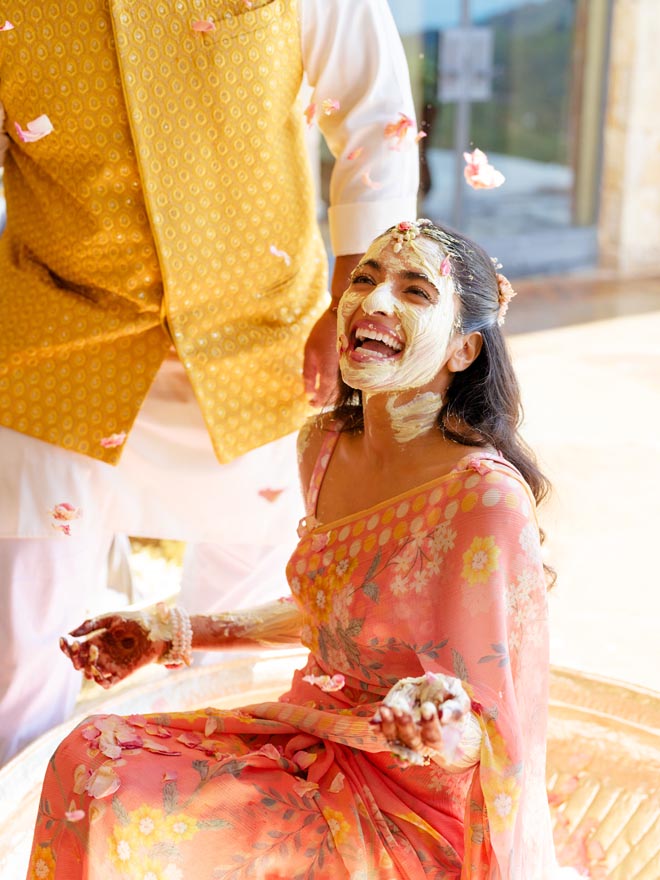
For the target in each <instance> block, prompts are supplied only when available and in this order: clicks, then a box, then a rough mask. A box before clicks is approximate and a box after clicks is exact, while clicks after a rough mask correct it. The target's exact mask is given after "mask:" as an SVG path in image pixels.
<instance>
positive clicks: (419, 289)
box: [406, 287, 431, 300]
mask: <svg viewBox="0 0 660 880" xmlns="http://www.w3.org/2000/svg"><path fill="white" fill-rule="evenodd" d="M406 293H412V294H413V296H421V297H423V298H424V299H425V300H430V299H431V297H430V295H429V293H428V291H427V290H424V288H423V287H407V288H406Z"/></svg>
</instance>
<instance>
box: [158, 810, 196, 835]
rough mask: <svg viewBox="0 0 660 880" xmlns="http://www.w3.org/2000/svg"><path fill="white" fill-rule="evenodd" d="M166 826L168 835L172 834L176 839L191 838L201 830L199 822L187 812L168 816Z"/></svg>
mask: <svg viewBox="0 0 660 880" xmlns="http://www.w3.org/2000/svg"><path fill="white" fill-rule="evenodd" d="M166 827H167V831H168V836H170V835H171V837H172V838H173V839H174V840H190V838H191V837H194V836H195V834H197V831H198V830H199V829H198V828H197V822H196V821H195V820H194V819H192V818H191V817H190V816H186V815H185V813H176V814H175V815H172V816H168V817H167V820H166Z"/></svg>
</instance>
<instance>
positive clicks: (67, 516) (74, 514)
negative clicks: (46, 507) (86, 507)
mask: <svg viewBox="0 0 660 880" xmlns="http://www.w3.org/2000/svg"><path fill="white" fill-rule="evenodd" d="M50 515H51V516H52V517H53V519H56V520H62V521H64V522H71V521H72V520H74V519H80V517H81V516H82V510H81V509H80V508H79V507H74V506H73V504H68V503H66V502H63V503H62V504H56V505H55V507H53V509H52V510H51V511H50Z"/></svg>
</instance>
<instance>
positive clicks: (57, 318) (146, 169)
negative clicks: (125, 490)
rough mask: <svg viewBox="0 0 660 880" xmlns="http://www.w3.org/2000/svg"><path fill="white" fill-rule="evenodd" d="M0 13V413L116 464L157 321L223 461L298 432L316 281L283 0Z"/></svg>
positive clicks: (72, 5) (26, 4)
mask: <svg viewBox="0 0 660 880" xmlns="http://www.w3.org/2000/svg"><path fill="white" fill-rule="evenodd" d="M5 12H6V13H7V17H9V18H10V20H11V22H12V24H13V25H14V30H11V31H7V32H2V33H0V38H1V39H0V101H2V103H3V104H4V106H5V110H6V115H7V119H6V128H7V131H8V133H9V135H10V137H11V138H12V143H11V146H10V149H9V152H8V155H7V158H6V161H5V190H6V197H7V208H8V225H7V229H6V232H5V234H4V235H3V237H2V239H1V240H0V424H2V425H5V426H7V427H9V428H12V429H14V430H17V431H22V432H24V433H27V434H32V435H33V436H35V437H39V438H41V439H43V440H46V441H49V442H51V443H55V444H58V445H61V446H64V447H66V448H68V449H72V450H75V451H77V452H81V453H84V454H86V455H90V456H93V457H94V458H100V459H103V460H105V461H109V462H116V461H117V459H118V457H119V454H120V452H121V447H115V448H105V447H104V445H103V444H102V442H101V441H102V440H104V438H107V437H109V436H110V435H112V434H117V433H121V432H128V431H129V430H130V427H131V425H132V423H133V420H134V419H135V416H136V414H137V411H138V409H139V407H140V404H141V402H142V400H143V399H144V396H145V394H146V393H147V391H148V389H149V386H150V384H151V382H152V380H153V378H154V376H155V374H156V371H157V370H158V367H159V365H160V363H161V362H162V359H163V357H164V356H165V355H166V353H167V350H168V347H169V346H170V344H171V342H172V340H173V341H174V344H175V346H176V350H177V353H178V355H179V357H180V359H181V361H182V362H183V364H184V366H185V369H186V371H187V373H188V376H189V378H190V380H191V382H192V385H193V387H194V390H195V393H196V396H197V398H198V401H199V404H200V406H201V409H202V412H203V414H204V418H205V420H206V423H207V425H208V428H209V432H210V434H211V437H212V440H213V444H214V447H215V449H216V453H217V455H218V458H219V459H220V460H221V461H228V460H230V459H232V458H234V457H236V456H238V455H241V454H243V453H244V452H247V451H248V450H249V449H252V448H254V447H256V446H259V445H261V444H263V443H266V442H268V441H270V440H273V439H275V438H277V437H279V436H282V435H283V434H285V433H288V432H290V431H292V430H295V429H296V428H297V426H298V425H299V424H300V422H301V421H302V419H303V418H304V416H305V415H306V413H307V408H306V404H305V398H304V394H303V387H302V376H301V372H302V350H303V346H304V342H305V339H306V337H307V334H308V333H309V330H310V329H311V327H312V325H313V323H314V320H315V319H316V317H318V313H319V308H320V306H319V303H320V301H321V296H322V292H323V291H324V290H325V286H326V277H325V261H324V255H323V248H322V243H321V240H320V236H319V234H318V230H317V227H316V224H315V222H314V200H313V195H312V182H311V178H310V174H309V169H308V163H307V157H306V151H305V146H304V141H303V120H302V113H301V108H300V106H299V104H298V101H297V94H298V90H299V87H300V82H301V77H302V58H301V53H300V35H299V25H298V19H297V12H296V0H253V8H251V9H248V8H247V5H246V4H245V2H244V0H68V2H64V0H41V2H39V3H35V2H34V0H12V2H10V4H9V6H8V7H6V9H5ZM3 14H4V13H3ZM201 20H210V21H212V22H213V29H212V30H209V31H208V32H199V31H197V30H196V29H195V28H193V24H194V23H195V22H198V21H201ZM42 114H46V115H47V116H48V117H49V119H50V121H51V123H52V124H53V127H54V131H53V132H52V134H49V135H48V136H46V137H44V138H42V139H40V140H38V141H36V142H33V143H23V142H21V140H20V138H19V136H18V135H17V133H16V128H15V124H16V123H18V124H19V125H20V126H21V127H22V128H23V129H25V128H26V126H27V123H28V122H30V121H31V120H34V119H35V118H37V117H38V116H41V115H42Z"/></svg>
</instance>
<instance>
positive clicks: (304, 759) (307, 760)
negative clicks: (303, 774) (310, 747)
mask: <svg viewBox="0 0 660 880" xmlns="http://www.w3.org/2000/svg"><path fill="white" fill-rule="evenodd" d="M293 760H294V761H295V763H296V764H297V765H298V767H300V769H301V770H306V769H307V768H308V767H310V766H311V765H312V764H313V763H314V761H316V755H312V754H311V753H310V752H304V751H300V752H296V753H295V754H294V756H293Z"/></svg>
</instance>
